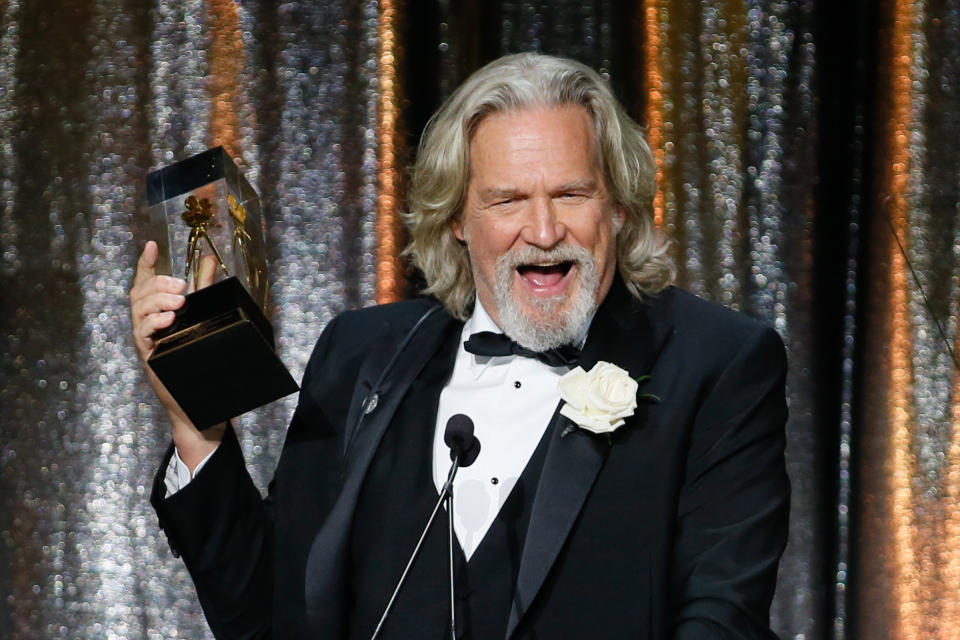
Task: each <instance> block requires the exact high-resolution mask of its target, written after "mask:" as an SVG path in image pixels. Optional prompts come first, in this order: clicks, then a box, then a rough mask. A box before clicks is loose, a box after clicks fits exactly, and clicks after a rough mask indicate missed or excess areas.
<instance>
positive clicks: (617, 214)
mask: <svg viewBox="0 0 960 640" xmlns="http://www.w3.org/2000/svg"><path fill="white" fill-rule="evenodd" d="M626 219H627V213H626V211H624V210H623V207H621V206H620V205H616V206H615V207H614V208H613V228H614V230H615V231H616V232H617V233H619V232H620V229H622V228H623V223H624V222H625V221H626Z"/></svg>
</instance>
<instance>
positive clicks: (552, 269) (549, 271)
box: [517, 260, 574, 289]
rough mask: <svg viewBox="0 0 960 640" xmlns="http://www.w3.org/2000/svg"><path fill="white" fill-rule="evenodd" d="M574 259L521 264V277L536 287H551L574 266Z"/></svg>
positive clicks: (559, 281) (560, 280)
mask: <svg viewBox="0 0 960 640" xmlns="http://www.w3.org/2000/svg"><path fill="white" fill-rule="evenodd" d="M573 265H574V261H573V260H565V261H562V262H553V263H549V264H521V265H520V266H518V267H517V273H518V274H520V277H521V278H523V279H524V280H526V281H527V282H529V283H530V284H531V285H533V287H534V288H536V289H549V288H551V287H555V286H557V285H559V284H560V283H561V282H562V281H563V279H564V278H565V277H566V276H567V274H568V273H570V270H571V269H572V268H573Z"/></svg>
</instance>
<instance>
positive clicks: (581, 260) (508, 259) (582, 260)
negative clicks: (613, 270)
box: [496, 244, 594, 271]
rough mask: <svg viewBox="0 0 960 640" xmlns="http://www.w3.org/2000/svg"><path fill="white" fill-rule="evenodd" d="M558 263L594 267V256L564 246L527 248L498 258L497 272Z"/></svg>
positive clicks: (582, 250) (584, 250)
mask: <svg viewBox="0 0 960 640" xmlns="http://www.w3.org/2000/svg"><path fill="white" fill-rule="evenodd" d="M557 262H575V263H577V264H581V265H593V264H594V259H593V255H592V254H591V253H590V252H589V251H587V250H586V249H584V248H583V247H574V246H572V245H568V244H563V245H558V246H556V247H553V248H551V249H541V248H539V247H532V246H526V247H523V248H521V249H517V250H516V251H511V252H509V253H505V254H503V255H502V256H500V257H499V258H497V262H496V269H497V271H501V270H505V271H513V270H514V269H516V268H517V267H520V266H523V265H526V264H548V263H557Z"/></svg>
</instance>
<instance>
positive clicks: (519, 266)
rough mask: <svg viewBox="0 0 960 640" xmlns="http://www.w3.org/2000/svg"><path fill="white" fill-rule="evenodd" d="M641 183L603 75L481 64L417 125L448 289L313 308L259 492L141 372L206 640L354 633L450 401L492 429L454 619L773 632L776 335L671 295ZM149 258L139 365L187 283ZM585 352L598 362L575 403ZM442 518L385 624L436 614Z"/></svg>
mask: <svg viewBox="0 0 960 640" xmlns="http://www.w3.org/2000/svg"><path fill="white" fill-rule="evenodd" d="M653 176H654V166H653V162H652V158H651V155H650V151H649V149H648V148H647V146H646V143H645V142H644V140H643V136H642V132H641V131H640V129H639V128H638V127H637V126H636V125H635V124H634V123H633V122H632V121H631V120H630V119H629V118H628V117H627V116H626V115H625V114H624V112H623V111H622V109H621V108H620V107H619V105H618V104H617V103H616V101H615V99H614V98H613V97H612V95H611V93H610V91H609V89H608V88H607V86H606V85H605V83H604V82H603V81H602V80H601V79H600V77H599V76H598V75H597V74H596V73H595V72H593V71H591V70H590V69H588V68H586V67H584V66H583V65H580V64H579V63H575V62H571V61H568V60H562V59H557V58H552V57H547V56H541V55H535V54H522V55H517V56H508V57H506V58H502V59H500V60H497V61H495V62H493V63H491V64H490V65H488V66H487V67H485V68H483V69H481V70H480V71H478V72H477V73H476V74H474V75H473V76H472V77H471V78H470V79H468V80H467V82H466V83H465V84H464V85H463V86H462V87H461V88H460V89H459V90H458V91H457V92H456V93H455V94H454V95H453V96H452V97H451V98H450V99H449V100H448V101H447V102H446V103H445V104H444V106H443V107H442V108H441V109H440V111H439V112H438V113H437V115H436V116H435V117H434V119H433V120H432V121H431V123H430V125H429V126H428V129H427V132H426V133H425V134H424V139H423V142H422V144H421V149H420V152H419V155H418V159H417V164H416V167H415V170H414V174H413V184H412V189H411V196H410V203H411V207H410V213H409V214H408V224H409V227H410V231H411V239H412V240H411V246H410V248H409V253H410V255H411V256H412V257H413V260H414V262H415V264H416V265H417V266H418V267H419V268H420V269H422V270H423V272H424V274H425V276H426V280H427V283H428V285H429V288H428V292H429V293H432V294H433V295H435V296H436V297H437V298H438V299H439V302H438V301H436V300H432V299H419V300H414V301H409V302H404V303H399V304H394V305H386V306H382V307H374V308H371V309H365V310H361V311H355V312H348V313H345V314H343V315H341V316H340V317H338V318H337V319H335V320H334V321H333V322H331V323H330V325H329V326H327V328H326V329H325V330H324V332H323V335H322V336H321V338H320V340H319V342H318V343H317V346H316V349H315V350H314V353H313V356H312V357H311V360H310V363H309V364H308V366H307V371H306V373H305V375H304V380H303V385H302V391H301V395H300V401H299V404H298V407H297V410H296V413H295V414H294V417H293V420H292V423H291V425H290V429H289V431H288V434H287V440H286V444H285V446H284V450H283V454H282V455H281V459H280V462H279V464H278V468H277V472H276V475H275V478H274V481H273V482H272V484H271V488H270V495H269V497H268V498H267V499H266V500H265V501H262V500H261V497H260V495H259V493H258V491H257V490H256V489H255V487H254V486H253V484H252V483H251V481H250V478H249V476H248V475H247V472H246V469H245V467H244V464H243V458H242V456H241V454H240V450H239V447H238V445H237V442H236V437H235V436H234V434H233V431H232V429H231V428H230V427H229V426H224V427H221V428H219V429H213V430H208V431H205V432H198V431H196V430H195V429H194V428H193V427H192V425H190V424H189V421H188V420H187V419H186V417H185V416H184V414H183V413H182V411H180V410H179V408H178V407H177V406H176V403H175V402H174V401H173V400H172V398H170V396H169V395H168V394H166V392H165V391H164V389H163V388H162V386H161V385H160V384H159V383H158V382H157V381H156V380H155V379H152V380H153V383H154V386H155V388H156V389H157V393H158V395H159V397H160V399H161V402H162V403H163V405H164V406H165V407H166V409H167V411H168V413H169V414H170V419H171V422H172V424H173V440H174V444H175V448H171V450H170V451H169V452H168V454H167V456H166V457H165V459H164V462H163V465H162V467H161V470H160V473H159V474H158V479H157V482H156V483H155V486H154V495H153V498H152V499H153V503H154V505H155V507H156V509H157V513H158V515H159V518H160V522H161V526H162V527H163V528H164V529H165V531H166V533H167V536H168V538H169V539H170V542H171V545H172V546H173V547H174V548H175V549H176V550H177V551H178V552H179V553H180V554H181V555H182V557H183V559H184V561H185V562H186V563H187V566H188V568H189V569H190V572H191V575H192V576H193V578H194V581H195V583H196V586H197V592H198V595H199V597H200V600H201V603H202V605H203V607H204V611H205V612H206V614H207V617H208V620H209V622H210V625H211V627H212V628H213V630H214V632H215V634H216V635H217V636H218V637H222V638H227V637H229V638H235V637H242V638H247V637H251V638H252V637H267V636H270V635H272V636H274V637H279V638H307V637H333V638H340V637H349V638H366V637H370V635H371V633H372V631H373V629H374V627H375V626H376V623H377V620H378V619H379V617H380V614H381V612H382V611H383V607H384V606H385V605H386V602H387V600H388V599H389V597H390V594H391V592H392V590H393V588H394V586H395V584H396V580H397V579H398V577H399V575H400V573H401V572H402V570H403V567H404V564H405V562H406V560H407V557H408V555H409V553H410V551H411V550H412V548H413V546H414V544H415V543H416V541H417V537H418V536H419V533H420V528H421V527H422V526H423V523H425V522H426V519H427V516H428V515H429V511H430V509H431V508H432V504H433V502H434V501H435V500H436V497H437V495H438V493H437V490H438V487H439V486H440V485H441V484H442V482H443V480H444V477H445V473H446V467H447V465H448V461H447V459H446V453H447V451H446V448H445V446H444V445H443V442H442V434H443V428H444V425H445V424H446V422H447V419H448V418H449V417H450V416H452V415H453V414H457V413H464V414H467V415H469V416H471V417H472V418H473V421H474V423H475V424H476V429H477V435H478V438H479V440H480V442H481V445H482V448H481V453H480V456H479V457H478V458H477V461H476V463H475V464H474V465H473V466H471V467H469V468H466V469H463V471H462V472H461V475H460V476H458V479H457V483H456V484H455V492H454V493H455V496H456V501H455V503H454V515H455V530H456V541H455V546H456V573H457V575H456V592H457V604H456V618H457V632H458V633H459V634H460V635H461V636H463V637H469V638H623V637H640V638H662V637H675V638H698V639H700V638H765V637H772V633H771V632H770V630H769V628H768V609H769V605H770V599H771V597H772V594H773V589H774V585H775V581H776V570H777V563H778V561H779V557H780V554H781V553H782V551H783V547H784V544H785V540H786V526H787V511H788V502H789V485H788V482H787V478H786V474H785V469H784V461H783V447H784V423H785V420H786V407H785V400H784V375H785V369H786V365H785V360H784V353H783V346H782V344H781V342H780V340H779V338H778V337H777V335H776V334H775V333H774V332H773V331H772V330H770V329H768V328H765V327H762V326H760V325H759V324H757V323H755V322H753V321H751V320H749V319H747V318H745V317H743V316H740V315H738V314H735V313H733V312H730V311H726V310H724V309H722V308H720V307H717V306H714V305H712V304H710V303H707V302H704V301H701V300H699V299H697V298H695V297H693V296H691V295H689V294H687V293H684V292H682V291H680V290H678V289H676V288H673V287H669V286H668V285H669V282H670V280H671V279H672V274H673V272H672V266H671V264H670V262H669V259H668V258H667V256H666V254H665V246H664V243H663V242H662V241H661V240H660V238H659V236H658V235H657V233H656V231H655V230H654V228H653V226H652V220H651V214H650V207H651V203H652V197H653V190H654V178H653ZM155 260H156V248H155V246H153V245H152V244H151V245H148V247H147V249H146V250H145V251H144V255H143V256H142V258H141V261H140V264H139V267H138V274H137V278H136V284H135V286H134V287H133V289H132V290H131V294H130V297H131V307H132V315H133V319H134V335H135V339H136V342H137V346H138V349H139V351H140V354H141V356H142V357H143V358H144V359H145V358H146V357H147V356H148V355H149V353H150V351H151V349H152V341H151V340H150V337H149V336H150V335H151V334H152V333H153V332H154V331H156V330H157V329H159V328H162V327H165V326H168V325H169V324H170V322H171V321H172V318H173V312H172V310H173V309H176V308H178V307H179V306H180V305H181V304H182V302H183V299H182V296H181V295H180V294H181V292H182V291H183V290H184V287H185V285H184V283H183V282H181V281H178V280H176V279H173V278H167V277H162V276H153V264H154V262H155ZM501 332H502V333H504V334H506V336H508V337H509V338H510V339H512V341H514V343H513V344H511V340H501V341H498V338H497V334H499V333H501ZM491 334H492V335H491ZM581 347H582V349H581ZM578 351H579V352H578ZM606 363H612V364H614V365H617V366H618V367H620V368H622V369H623V370H624V371H625V372H626V373H622V374H621V373H618V371H617V370H616V369H613V368H611V367H610V365H608V364H606ZM574 365H578V366H579V367H580V369H582V370H586V371H590V372H592V373H591V374H590V375H592V376H595V377H596V379H594V380H592V386H590V387H589V388H587V389H586V390H585V391H583V392H582V393H581V392H580V391H576V390H573V391H571V388H572V387H573V386H576V385H575V384H574V382H573V378H571V377H564V375H565V374H567V373H568V371H570V369H571V368H572V367H573V366H574ZM579 371H580V370H579V369H575V374H574V376H575V377H576V376H578V375H579ZM597 372H602V373H597ZM582 377H583V376H579V378H578V379H582ZM561 378H563V380H564V382H562V383H561V382H560V380H561ZM630 379H634V380H636V379H639V380H640V382H641V387H640V388H639V390H638V389H636V387H635V385H634V383H632V382H631V381H630ZM561 387H562V388H563V389H564V391H563V393H564V396H565V397H566V401H563V402H562V401H561V390H560V389H561ZM624 390H626V391H624ZM634 405H636V406H634ZM564 407H565V408H564ZM621 418H622V423H621ZM578 425H580V426H578ZM581 426H582V427H585V428H580V427H581ZM595 431H599V432H600V433H595ZM201 462H202V463H203V464H202V470H198V466H199V465H200V464H201ZM191 476H192V477H191ZM443 529H444V528H443V527H442V526H439V525H438V526H435V527H433V528H432V529H431V531H430V533H429V535H428V536H427V538H426V541H425V543H424V549H423V553H422V555H421V556H420V558H419V559H418V560H417V562H416V563H415V564H414V566H413V568H412V570H411V575H410V576H409V580H408V582H407V583H406V585H405V586H404V588H403V590H402V591H401V592H400V595H399V597H398V599H397V602H396V605H395V607H394V609H393V611H392V612H391V614H390V618H388V620H387V623H386V625H385V627H384V630H383V634H382V635H381V636H380V637H390V638H433V637H441V636H443V634H444V633H445V632H446V629H447V626H448V624H449V619H450V606H449V599H448V596H447V589H448V586H447V580H448V578H447V568H446V546H445V544H446V535H445V531H444V530H443Z"/></svg>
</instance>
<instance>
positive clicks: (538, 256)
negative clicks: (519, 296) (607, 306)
mask: <svg viewBox="0 0 960 640" xmlns="http://www.w3.org/2000/svg"><path fill="white" fill-rule="evenodd" d="M561 261H572V262H574V263H576V266H577V278H578V279H579V281H580V286H579V287H578V288H577V289H578V290H577V293H576V294H575V295H574V298H573V304H570V305H569V306H567V307H566V308H564V306H565V305H566V304H567V303H568V298H566V297H556V298H545V299H539V298H538V299H534V300H530V301H528V304H532V305H533V307H534V309H535V311H536V313H537V314H538V317H530V316H528V315H526V314H524V313H523V311H522V310H521V308H520V306H519V305H518V304H517V302H516V300H515V299H514V297H513V285H514V272H515V271H516V268H517V267H518V266H520V265H522V264H531V263H535V262H561ZM494 268H495V276H496V281H495V282H494V291H493V293H494V298H495V299H496V301H497V313H498V319H499V321H500V328H501V329H503V332H504V333H505V334H507V335H508V336H509V337H510V338H512V339H513V340H515V341H516V342H518V343H519V344H520V345H522V346H524V347H526V348H527V349H532V350H533V351H546V350H548V349H553V348H556V347H559V346H562V345H565V344H575V343H576V342H577V341H578V340H579V339H580V338H581V337H582V336H583V335H584V334H585V333H586V331H587V325H588V324H589V323H590V320H591V318H593V313H594V312H595V311H596V309H597V304H596V296H597V290H598V289H599V288H600V280H599V276H598V275H597V263H596V261H595V260H594V259H593V256H592V255H591V254H590V252H589V251H587V250H586V249H584V248H582V247H572V246H569V245H560V246H558V247H555V248H553V249H550V250H549V251H544V250H542V249H537V248H536V247H526V248H525V249H522V250H520V251H517V252H516V253H507V254H504V255H503V256H500V258H498V259H497V262H496V265H495V267H494Z"/></svg>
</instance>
